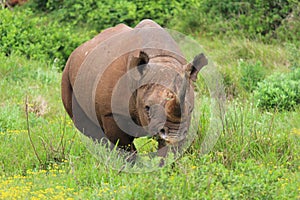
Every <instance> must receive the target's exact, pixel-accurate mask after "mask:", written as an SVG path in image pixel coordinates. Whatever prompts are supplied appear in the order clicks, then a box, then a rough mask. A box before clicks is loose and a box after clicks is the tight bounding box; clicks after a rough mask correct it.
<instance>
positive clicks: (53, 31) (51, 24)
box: [0, 9, 87, 68]
mask: <svg viewBox="0 0 300 200" xmlns="http://www.w3.org/2000/svg"><path fill="white" fill-rule="evenodd" d="M32 15H33V14H32V12H31V11H29V10H25V11H24V12H11V11H10V10H7V9H4V10H0V36H1V37H0V52H1V53H4V54H5V55H7V56H9V55H11V54H12V53H17V54H20V55H24V56H26V57H27V58H30V59H36V60H40V61H50V62H54V61H55V62H56V63H57V65H58V66H59V67H60V68H62V66H64V64H65V62H66V60H67V58H68V57H69V55H70V54H71V52H72V51H73V50H74V49H75V48H76V47H77V46H78V45H79V44H81V43H82V42H83V41H85V40H86V39H87V37H86V36H82V35H79V34H78V33H76V32H74V30H72V28H71V27H70V26H69V25H64V26H61V25H60V24H59V23H58V22H56V21H49V20H48V19H46V18H43V17H32Z"/></svg>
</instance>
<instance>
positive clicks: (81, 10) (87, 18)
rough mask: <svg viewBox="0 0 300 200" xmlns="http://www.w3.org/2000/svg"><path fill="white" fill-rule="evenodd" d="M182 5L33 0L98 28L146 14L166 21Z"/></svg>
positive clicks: (61, 15)
mask: <svg viewBox="0 0 300 200" xmlns="http://www.w3.org/2000/svg"><path fill="white" fill-rule="evenodd" d="M178 5H179V3H178V2H177V0H167V1H165V0H158V1H141V0H123V1H114V0H102V1H96V0H86V1H82V0H75V1H71V0H65V1H59V0H44V1H39V0H34V1H32V2H31V3H30V4H29V6H30V7H31V8H33V9H34V10H35V11H37V12H39V11H47V12H50V14H53V15H55V16H56V19H58V20H60V21H61V22H65V23H71V24H73V25H78V24H85V25H87V26H88V27H92V28H93V29H96V30H97V31H100V30H102V29H105V28H108V27H111V26H114V25H116V24H119V23H125V24H127V25H129V26H135V25H136V24H137V23H138V22H139V21H141V20H142V19H145V18H151V19H153V20H155V21H156V22H157V23H159V24H161V25H165V24H167V22H168V21H169V20H170V19H171V18H172V16H173V15H174V14H175V13H176V9H177V6H178Z"/></svg>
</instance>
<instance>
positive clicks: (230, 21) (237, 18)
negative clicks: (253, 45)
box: [175, 0, 300, 41]
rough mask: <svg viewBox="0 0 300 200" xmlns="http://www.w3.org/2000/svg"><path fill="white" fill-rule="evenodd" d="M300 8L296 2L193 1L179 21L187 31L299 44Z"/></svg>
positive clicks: (183, 9) (184, 10)
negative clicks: (295, 41)
mask: <svg viewBox="0 0 300 200" xmlns="http://www.w3.org/2000/svg"><path fill="white" fill-rule="evenodd" d="M299 5H300V4H299V2H298V1H295V0H267V1H256V0H248V1H243V2H241V1H238V0H225V1H218V0H202V1H191V3H190V4H188V6H187V7H186V8H182V12H180V13H181V15H180V16H179V17H178V19H181V20H179V22H180V23H181V24H182V25H183V26H185V28H186V29H188V30H189V29H190V31H192V32H194V31H200V32H201V33H203V34H211V35H216V34H221V35H222V34H226V35H228V34H229V35H232V34H233V35H243V36H245V37H248V38H252V39H253V38H263V39H265V41H266V40H269V39H274V38H275V39H280V40H282V41H287V40H293V39H296V40H297V38H299V36H300V35H299V23H298V22H297V21H298V20H299V11H300V8H299V7H300V6H299ZM175 24H176V23H175ZM295 25H296V26H295ZM282 26H283V27H284V29H282V28H281V27H282ZM280 28H281V29H280ZM287 32H291V33H287ZM294 34H295V35H294Z"/></svg>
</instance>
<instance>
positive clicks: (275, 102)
mask: <svg viewBox="0 0 300 200" xmlns="http://www.w3.org/2000/svg"><path fill="white" fill-rule="evenodd" d="M254 97H255V99H256V100H257V104H258V106H259V107H260V108H263V109H267V110H272V109H273V110H274V109H276V110H279V111H281V110H292V109H294V108H295V106H296V105H299V104H300V69H295V70H294V71H291V72H290V73H287V74H282V73H281V74H274V75H271V76H270V77H268V78H267V79H265V80H264V81H262V82H260V83H258V87H257V89H256V91H255V95H254Z"/></svg>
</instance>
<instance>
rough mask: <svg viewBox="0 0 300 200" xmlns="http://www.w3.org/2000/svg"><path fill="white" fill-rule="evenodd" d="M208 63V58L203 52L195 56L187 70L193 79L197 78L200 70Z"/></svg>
mask: <svg viewBox="0 0 300 200" xmlns="http://www.w3.org/2000/svg"><path fill="white" fill-rule="evenodd" d="M207 64H208V60H207V58H206V57H205V55H204V54H203V53H201V54H199V55H197V56H195V58H194V60H193V62H192V63H189V64H188V66H187V68H186V71H187V72H188V73H189V74H190V78H191V80H192V81H194V82H195V81H196V80H197V75H198V73H199V71H200V70H201V69H202V68H203V67H204V66H205V65H207Z"/></svg>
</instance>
